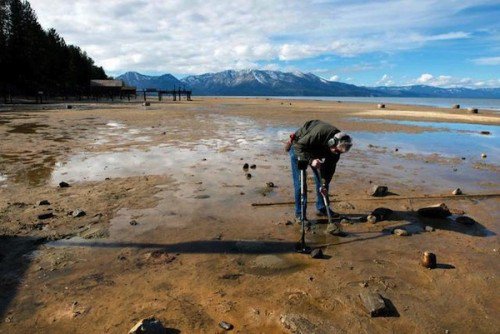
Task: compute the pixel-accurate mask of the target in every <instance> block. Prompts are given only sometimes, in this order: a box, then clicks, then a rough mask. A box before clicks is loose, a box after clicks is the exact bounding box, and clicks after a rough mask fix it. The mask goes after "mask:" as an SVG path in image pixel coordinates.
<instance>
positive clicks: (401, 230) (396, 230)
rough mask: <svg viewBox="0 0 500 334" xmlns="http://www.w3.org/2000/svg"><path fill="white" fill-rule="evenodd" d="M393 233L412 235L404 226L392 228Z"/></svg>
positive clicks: (405, 235)
mask: <svg viewBox="0 0 500 334" xmlns="http://www.w3.org/2000/svg"><path fill="white" fill-rule="evenodd" d="M392 234H394V235H397V236H400V237H407V236H409V235H410V233H409V232H408V231H407V230H405V229H404V228H395V229H394V230H392Z"/></svg>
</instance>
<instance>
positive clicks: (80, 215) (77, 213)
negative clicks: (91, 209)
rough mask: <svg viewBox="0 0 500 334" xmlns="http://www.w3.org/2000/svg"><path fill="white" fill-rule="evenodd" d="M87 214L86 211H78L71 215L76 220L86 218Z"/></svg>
mask: <svg viewBox="0 0 500 334" xmlns="http://www.w3.org/2000/svg"><path fill="white" fill-rule="evenodd" d="M86 214H87V213H86V212H85V211H83V210H81V209H76V210H75V211H73V212H72V213H71V215H72V216H73V217H75V218H77V217H83V216H85V215H86Z"/></svg>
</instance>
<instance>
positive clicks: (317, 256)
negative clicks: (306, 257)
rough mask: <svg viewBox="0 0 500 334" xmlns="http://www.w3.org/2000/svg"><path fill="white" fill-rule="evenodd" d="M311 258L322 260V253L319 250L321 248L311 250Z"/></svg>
mask: <svg viewBox="0 0 500 334" xmlns="http://www.w3.org/2000/svg"><path fill="white" fill-rule="evenodd" d="M311 257H312V258H313V259H322V258H323V251H322V250H321V248H316V249H313V250H312V252H311Z"/></svg>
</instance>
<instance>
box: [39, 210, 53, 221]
mask: <svg viewBox="0 0 500 334" xmlns="http://www.w3.org/2000/svg"><path fill="white" fill-rule="evenodd" d="M52 217H54V214H53V213H52V212H48V213H42V214H41V215H38V219H40V220H44V219H49V218H52Z"/></svg>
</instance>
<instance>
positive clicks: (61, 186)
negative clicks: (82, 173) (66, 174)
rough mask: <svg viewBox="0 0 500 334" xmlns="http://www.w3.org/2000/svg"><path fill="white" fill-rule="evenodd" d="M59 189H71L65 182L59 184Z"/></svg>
mask: <svg viewBox="0 0 500 334" xmlns="http://www.w3.org/2000/svg"><path fill="white" fill-rule="evenodd" d="M59 187H60V188H68V187H69V183H67V182H64V181H62V182H59Z"/></svg>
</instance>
